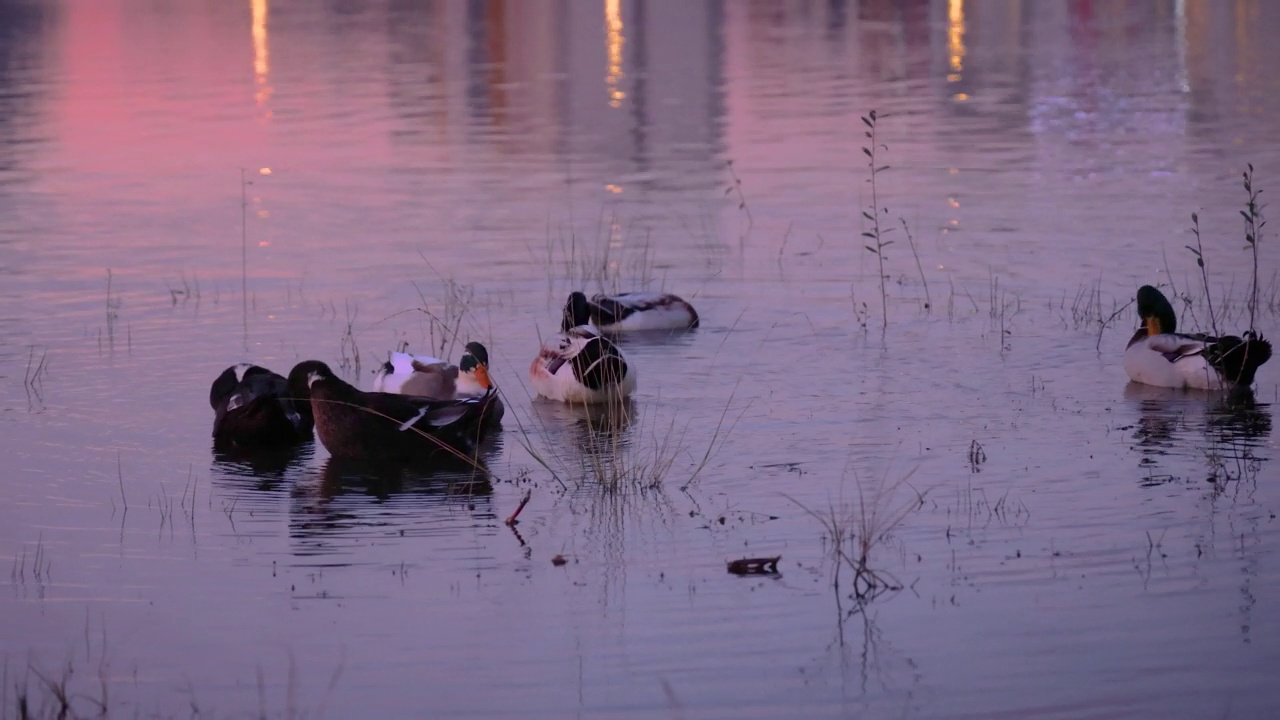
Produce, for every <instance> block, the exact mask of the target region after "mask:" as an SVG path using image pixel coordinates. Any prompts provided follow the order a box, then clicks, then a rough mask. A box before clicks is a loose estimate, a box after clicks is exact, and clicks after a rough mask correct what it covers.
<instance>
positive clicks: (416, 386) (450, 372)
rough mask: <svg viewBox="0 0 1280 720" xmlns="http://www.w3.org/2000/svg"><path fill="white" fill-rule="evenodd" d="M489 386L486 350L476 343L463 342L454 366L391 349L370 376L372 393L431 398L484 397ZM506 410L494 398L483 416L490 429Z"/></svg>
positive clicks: (498, 426)
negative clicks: (388, 355)
mask: <svg viewBox="0 0 1280 720" xmlns="http://www.w3.org/2000/svg"><path fill="white" fill-rule="evenodd" d="M492 389H493V381H492V380H491V379H490V378H489V351H488V350H486V349H485V346H484V345H481V344H480V343H478V342H469V343H467V344H466V347H465V348H464V349H463V352H462V357H461V358H460V359H459V360H458V364H457V365H450V364H449V363H448V362H446V361H444V360H441V359H439V358H435V357H430V356H428V355H410V354H409V353H405V352H393V353H391V357H390V359H389V360H387V362H385V363H383V364H382V366H381V367H380V368H378V369H377V371H375V373H374V377H373V391H374V392H388V393H396V394H399V395H416V396H418V397H425V398H431V399H432V400H456V399H458V398H469V397H483V396H484V395H486V394H487V393H488V392H489V391H490V390H492ZM505 412H506V409H505V407H504V406H503V404H502V399H501V398H499V397H495V398H494V399H493V406H492V407H491V408H490V410H489V413H488V415H487V416H486V417H487V419H488V422H489V424H490V427H491V428H500V427H501V426H502V416H503V414H504V413H505Z"/></svg>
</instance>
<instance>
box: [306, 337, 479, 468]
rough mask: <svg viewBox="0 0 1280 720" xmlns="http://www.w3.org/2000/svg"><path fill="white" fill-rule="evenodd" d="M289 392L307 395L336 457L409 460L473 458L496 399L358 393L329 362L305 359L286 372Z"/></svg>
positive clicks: (321, 433)
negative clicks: (454, 457) (287, 373)
mask: <svg viewBox="0 0 1280 720" xmlns="http://www.w3.org/2000/svg"><path fill="white" fill-rule="evenodd" d="M288 382H289V391H290V392H291V393H293V394H294V396H295V397H309V398H310V399H311V414H312V415H313V416H314V417H315V425H316V434H318V435H319V436H320V442H322V443H324V446H325V448H327V449H328V450H329V454H330V455H332V456H334V457H338V458H366V459H374V460H382V459H388V460H414V459H426V458H433V457H442V456H444V455H454V456H458V455H462V456H465V457H474V456H475V447H476V443H478V442H479V441H481V440H483V439H484V437H485V435H486V427H487V421H486V415H487V414H488V413H489V412H490V410H491V408H492V404H493V401H494V400H495V399H496V398H497V395H496V394H495V393H487V394H485V395H483V396H481V397H478V398H462V399H457V400H432V399H430V398H423V397H415V396H412V395H396V394H392V393H385V392H368V393H367V392H361V391H360V390H357V389H356V388H355V387H353V386H352V385H350V384H349V383H346V382H344V381H343V380H342V379H341V378H339V377H338V376H336V375H334V374H333V371H332V370H330V369H329V366H328V365H325V364H324V363H322V362H320V361H318V360H306V361H303V362H300V363H298V364H297V365H295V366H294V368H293V370H291V371H290V372H289V381H288Z"/></svg>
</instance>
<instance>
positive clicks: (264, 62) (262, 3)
mask: <svg viewBox="0 0 1280 720" xmlns="http://www.w3.org/2000/svg"><path fill="white" fill-rule="evenodd" d="M249 9H250V12H252V14H253V25H252V32H253V80H254V85H255V86H256V87H257V90H256V91H255V92H254V94H253V99H254V100H256V101H257V103H258V107H262V106H264V105H266V103H267V101H268V100H270V99H271V79H270V77H269V75H270V72H271V54H270V52H269V51H268V49H267V0H249ZM264 117H267V118H270V117H271V111H270V110H268V111H266V113H265V114H264Z"/></svg>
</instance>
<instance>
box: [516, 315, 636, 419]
mask: <svg viewBox="0 0 1280 720" xmlns="http://www.w3.org/2000/svg"><path fill="white" fill-rule="evenodd" d="M529 383H530V385H532V386H533V390H534V392H535V393H537V394H538V395H539V396H540V397H544V398H547V399H548V400H558V401H560V402H566V403H584V404H596V403H603V402H609V401H613V400H621V399H624V398H627V397H629V396H630V395H631V393H633V392H635V389H636V370H635V368H634V367H632V366H631V365H630V363H628V362H627V359H626V357H625V356H623V354H622V351H621V350H619V349H618V346H617V345H614V344H613V343H612V342H610V341H609V340H608V338H606V337H604V336H603V335H601V334H600V331H599V330H598V329H597V328H595V327H593V326H592V325H589V324H584V325H579V326H577V327H574V328H570V329H569V330H566V331H565V332H562V333H559V334H557V335H555V336H554V337H552V338H550V339H548V340H547V341H546V342H545V343H543V344H542V349H541V350H539V351H538V356H537V357H535V358H534V359H533V362H532V363H531V364H530V365H529Z"/></svg>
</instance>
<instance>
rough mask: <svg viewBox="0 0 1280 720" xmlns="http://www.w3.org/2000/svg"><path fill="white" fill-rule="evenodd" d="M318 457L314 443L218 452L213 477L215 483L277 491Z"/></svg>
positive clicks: (210, 473)
mask: <svg viewBox="0 0 1280 720" xmlns="http://www.w3.org/2000/svg"><path fill="white" fill-rule="evenodd" d="M314 455H315V443H313V442H311V441H307V442H305V443H302V444H299V445H291V446H287V447H265V448H241V447H232V448H222V449H215V450H214V451H213V463H212V464H211V466H210V469H209V475H210V477H212V478H214V479H215V480H222V481H224V482H227V483H230V484H235V485H241V486H246V487H252V488H253V489H255V490H275V489H276V488H278V487H279V486H280V484H281V483H283V482H284V480H285V478H286V477H288V476H289V475H291V474H296V473H298V472H299V471H300V470H301V469H302V468H303V467H305V466H306V464H307V463H308V462H309V461H310V460H311V458H312V457H313V456H314Z"/></svg>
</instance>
